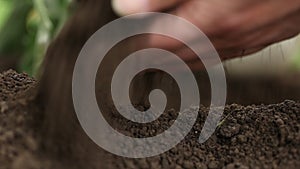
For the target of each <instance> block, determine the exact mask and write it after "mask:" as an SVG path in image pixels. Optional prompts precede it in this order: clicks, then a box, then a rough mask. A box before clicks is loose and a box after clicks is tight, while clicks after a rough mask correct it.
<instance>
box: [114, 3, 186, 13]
mask: <svg viewBox="0 0 300 169" xmlns="http://www.w3.org/2000/svg"><path fill="white" fill-rule="evenodd" d="M183 1H187V0H112V7H113V9H114V11H115V12H116V13H117V14H118V15H120V16H124V15H130V14H134V13H140V12H153V11H160V10H164V9H167V8H171V7H174V6H176V5H178V4H179V3H180V2H183Z"/></svg>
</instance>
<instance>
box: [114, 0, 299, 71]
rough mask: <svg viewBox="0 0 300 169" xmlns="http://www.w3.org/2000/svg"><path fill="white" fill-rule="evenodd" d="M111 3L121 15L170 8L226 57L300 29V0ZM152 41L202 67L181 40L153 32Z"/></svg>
mask: <svg viewBox="0 0 300 169" xmlns="http://www.w3.org/2000/svg"><path fill="white" fill-rule="evenodd" d="M112 3H113V7H114V9H115V11H116V12H117V13H118V14H120V15H128V14H134V13H139V12H150V11H167V13H171V14H174V15H176V16H179V17H182V18H185V19H187V20H188V21H190V22H191V23H193V24H194V25H196V26H197V27H198V28H200V29H201V30H202V31H203V32H204V33H205V34H206V35H207V36H208V37H209V39H210V40H211V42H212V43H213V44H214V46H215V48H216V49H217V51H218V53H219V55H220V56H221V58H222V59H223V60H225V59H228V58H234V57H239V56H244V55H247V54H251V53H254V52H257V51H259V50H261V49H263V48H265V47H267V46H269V45H270V44H273V43H276V42H280V41H282V40H285V39H288V38H291V37H294V36H296V35H298V34H299V33H300V1H299V0H229V1H228V0H227V1H225V0H164V1H161V0H113V2H112ZM125 4H126V5H125ZM182 31H184V30H182ZM149 42H150V43H151V44H153V45H154V44H155V46H157V47H161V48H166V49H168V50H170V51H172V52H174V53H176V54H179V56H180V57H181V58H182V59H183V60H185V61H186V62H188V63H190V66H191V68H192V69H193V68H194V69H197V68H199V67H201V63H199V62H197V61H195V56H194V54H193V53H191V52H190V51H189V50H187V48H186V47H184V46H183V45H182V44H181V43H180V42H178V41H174V40H171V39H167V38H162V37H158V36H153V37H150V38H149ZM181 53H184V54H181Z"/></svg>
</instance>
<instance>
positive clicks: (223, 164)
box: [0, 71, 300, 169]
mask: <svg viewBox="0 0 300 169" xmlns="http://www.w3.org/2000/svg"><path fill="white" fill-rule="evenodd" d="M35 91H36V81H35V80H34V79H32V78H30V77H28V76H27V75H26V74H17V73H16V72H14V71H8V72H4V73H3V74H0V169H40V168H63V169H67V168H73V167H70V165H66V164H58V163H57V162H58V161H68V160H69V161H70V163H73V164H75V166H76V163H77V161H72V159H68V157H64V158H65V159H55V157H54V158H53V157H52V158H51V156H47V154H45V153H44V152H43V148H42V147H41V146H40V145H41V144H39V143H40V142H41V141H42V138H40V137H39V136H38V135H37V133H38V132H37V130H38V128H37V127H34V126H35V125H34V124H35V123H36V122H34V121H33V120H32V119H33V116H34V115H35V113H34V112H36V111H38V109H37V108H36V105H34V103H33V102H32V99H33V98H34V96H35ZM207 111H208V110H207V108H205V107H200V108H199V116H198V119H197V122H196V124H195V126H194V127H193V129H192V131H191V132H190V133H189V134H188V136H187V137H186V138H185V139H184V140H183V141H182V142H181V143H180V144H178V145H177V146H176V147H174V148H173V149H171V150H170V151H168V152H166V153H164V154H161V155H159V156H156V157H151V158H146V159H128V158H123V157H118V156H115V155H112V154H110V153H107V152H104V151H102V152H103V156H104V157H105V158H104V159H97V162H98V163H105V164H106V167H105V169H107V168H111V169H117V168H118V169H123V168H124V169H125V168H128V169H134V168H138V169H148V168H149V169H150V168H155V169H168V168H172V169H174V168H175V169H180V168H184V169H250V168H253V169H256V168H290V169H297V168H299V167H300V103H299V102H295V101H290V100H287V101H284V102H282V103H279V104H272V105H251V106H240V105H237V104H232V105H228V106H226V108H225V112H224V117H223V121H222V123H220V125H219V127H218V129H217V131H216V132H215V133H214V135H213V136H212V137H211V138H210V139H209V140H208V141H207V142H205V143H204V144H199V143H198V137H199V134H200V132H201V129H202V125H203V123H204V121H205V119H206V116H207ZM112 116H114V117H115V120H116V123H118V124H121V125H122V126H124V128H123V130H124V132H128V131H129V135H130V134H131V135H134V136H135V137H145V136H147V135H150V134H153V132H154V133H156V132H162V131H163V130H165V129H166V128H167V127H168V125H170V124H172V122H173V121H174V118H176V112H174V111H173V110H170V111H168V112H167V113H166V114H165V115H164V116H163V119H161V120H159V121H155V122H153V123H152V124H151V125H148V126H147V127H143V128H141V127H140V126H139V125H136V124H135V123H130V122H128V121H125V120H124V119H123V118H120V115H119V114H118V113H117V112H112ZM39 140H40V141H39ZM70 152H71V151H70ZM79 156H80V154H79ZM86 158H91V159H94V157H82V159H86ZM94 160H95V159H94ZM78 166H79V165H78ZM74 168H76V167H74ZM81 169H82V168H81ZM97 169H101V168H100V167H98V168H97Z"/></svg>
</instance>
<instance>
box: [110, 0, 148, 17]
mask: <svg viewBox="0 0 300 169" xmlns="http://www.w3.org/2000/svg"><path fill="white" fill-rule="evenodd" d="M111 2H112V8H113V10H114V11H115V13H116V14H117V15H119V16H126V15H130V14H134V13H139V12H143V11H147V10H148V8H149V1H148V0H112V1H111Z"/></svg>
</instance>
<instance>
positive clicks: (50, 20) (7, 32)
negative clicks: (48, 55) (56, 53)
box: [0, 0, 71, 76]
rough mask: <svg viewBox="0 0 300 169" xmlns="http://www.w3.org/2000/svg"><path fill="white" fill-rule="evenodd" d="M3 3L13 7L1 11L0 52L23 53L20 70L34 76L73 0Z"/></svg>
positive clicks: (17, 0) (8, 54)
mask: <svg viewBox="0 0 300 169" xmlns="http://www.w3.org/2000/svg"><path fill="white" fill-rule="evenodd" d="M4 1H5V2H6V3H4ZM8 1H10V2H11V4H10V5H9V4H8ZM0 2H2V1H0ZM2 3H3V4H6V7H11V9H10V10H9V9H8V8H6V9H8V11H7V12H3V14H2V17H1V13H2V12H1V13H0V34H1V36H0V53H1V54H3V55H5V56H20V57H21V58H20V61H21V62H20V65H19V70H20V71H25V72H27V73H29V74H31V75H33V76H35V75H37V72H38V70H39V67H40V65H41V63H42V60H43V57H44V54H45V51H46V49H47V47H48V45H49V43H50V42H51V40H52V39H53V38H54V37H55V36H56V34H57V32H59V30H60V28H61V27H62V25H63V24H64V22H65V21H66V19H67V18H68V16H69V11H70V10H69V9H70V8H69V5H70V3H71V0H22V1H20V0H3V2H2ZM0 5H1V4H0ZM9 11H11V12H9ZM1 21H2V22H3V27H2V28H1Z"/></svg>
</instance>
